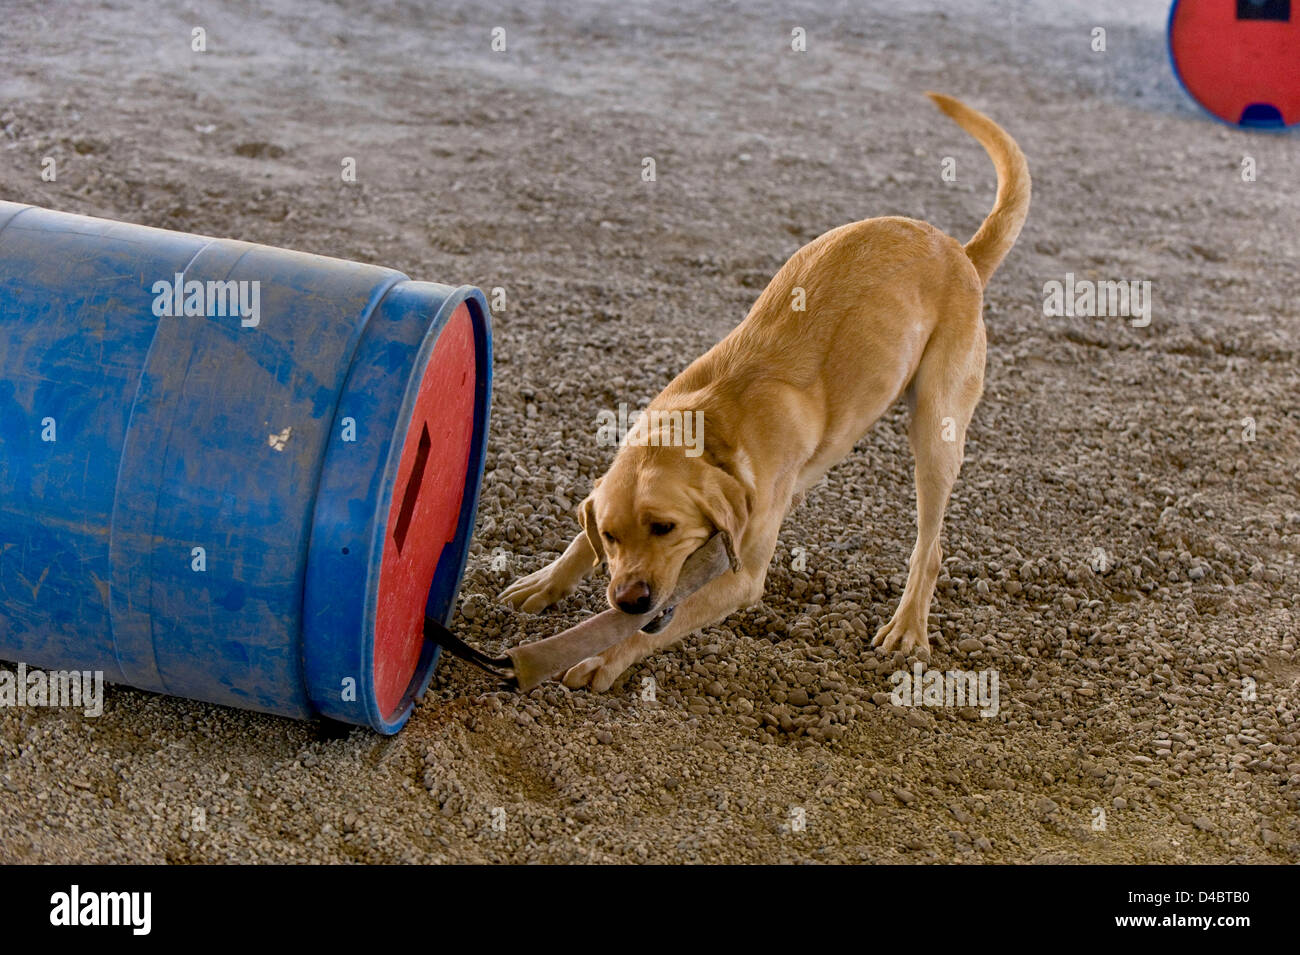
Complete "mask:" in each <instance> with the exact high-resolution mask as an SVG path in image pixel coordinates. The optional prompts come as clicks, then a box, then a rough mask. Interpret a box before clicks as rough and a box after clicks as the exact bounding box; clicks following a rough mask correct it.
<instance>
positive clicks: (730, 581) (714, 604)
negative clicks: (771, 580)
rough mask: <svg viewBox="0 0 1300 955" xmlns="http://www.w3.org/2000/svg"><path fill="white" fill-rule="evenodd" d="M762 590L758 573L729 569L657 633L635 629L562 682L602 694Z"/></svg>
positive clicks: (693, 596) (688, 600) (572, 670)
mask: <svg viewBox="0 0 1300 955" xmlns="http://www.w3.org/2000/svg"><path fill="white" fill-rule="evenodd" d="M764 570H766V567H765V568H764ZM762 592H763V579H762V576H761V575H760V576H759V577H758V578H757V579H755V577H754V575H752V574H749V573H746V572H744V571H741V572H740V573H731V572H728V573H726V574H724V575H723V576H721V577H719V578H717V579H716V580H714V581H712V582H711V583H709V584H707V585H706V586H705V587H703V588H701V589H700V590H698V591H696V592H695V593H693V594H691V595H690V596H689V597H687V598H686V599H685V600H683V601H682V602H681V603H679V604H678V605H677V609H676V610H675V611H674V612H673V618H672V620H670V621H668V624H667V626H665V627H664V628H663V629H662V630H660V631H659V632H658V633H645V632H644V631H641V630H638V631H637V632H636V633H634V634H632V636H630V637H628V638H626V639H625V640H623V641H621V642H619V643H616V644H614V646H612V647H610V648H609V649H608V650H606V651H605V652H604V653H600V654H598V655H596V656H594V657H587V659H585V660H583V661H582V662H581V663H579V664H577V665H575V666H573V667H570V668H569V672H568V673H566V674H564V685H565V686H567V687H571V688H573V689H577V688H578V687H583V686H589V687H591V689H593V690H595V691H596V692H597V693H604V692H605V691H606V690H608V689H609V688H610V686H612V685H613V683H614V681H615V680H617V679H618V677H619V675H620V674H621V673H623V671H624V670H626V669H627V668H628V667H630V666H632V665H634V664H636V663H638V662H640V661H641V660H643V659H644V658H645V657H647V656H649V655H650V654H652V653H654V652H655V651H656V650H662V649H664V648H665V647H669V646H671V645H672V644H674V643H676V642H677V641H678V640H680V639H682V638H683V637H685V636H686V635H687V634H689V633H691V632H693V631H695V630H699V629H700V628H701V627H707V626H709V625H710V624H713V623H717V622H718V621H719V620H722V619H723V618H725V617H727V616H728V615H729V614H731V612H732V611H734V610H738V609H740V608H741V607H744V606H747V605H749V604H750V603H753V602H754V601H755V600H757V599H758V598H759V596H761V595H762Z"/></svg>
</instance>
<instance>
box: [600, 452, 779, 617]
mask: <svg viewBox="0 0 1300 955" xmlns="http://www.w3.org/2000/svg"><path fill="white" fill-rule="evenodd" d="M752 503H753V492H752V490H751V489H749V488H747V487H746V486H745V485H744V484H742V483H741V482H740V481H739V480H738V479H737V478H736V477H735V476H733V475H732V474H731V473H729V472H728V471H727V470H726V469H725V468H723V467H721V466H719V465H718V464H717V463H710V461H706V460H705V459H704V458H703V457H690V456H688V455H686V454H684V453H682V449H681V448H671V447H624V448H623V449H622V450H620V452H619V454H618V456H617V457H616V458H615V460H614V465H613V466H612V467H611V468H610V469H609V472H608V473H607V474H606V475H605V476H604V477H603V478H601V479H599V480H598V481H597V482H596V484H595V487H593V489H592V492H591V494H590V495H589V496H588V497H587V499H586V500H585V501H583V502H582V504H581V505H580V506H579V508H578V517H579V519H580V520H581V521H582V527H583V530H585V531H586V533H587V539H588V540H589V541H590V542H591V547H592V550H593V551H595V553H596V557H597V559H598V560H604V561H605V562H606V563H607V564H608V565H609V578H610V579H609V593H608V598H609V604H610V606H611V607H614V608H615V609H617V610H622V611H623V612H624V613H628V614H644V613H649V612H650V611H652V610H659V611H660V614H659V616H658V617H656V618H655V619H654V620H652V621H650V623H648V624H646V625H645V627H643V628H642V629H643V630H645V631H646V632H648V633H653V632H655V631H657V630H659V629H660V628H662V627H663V626H664V625H665V624H666V623H667V622H668V619H669V618H670V617H671V615H672V610H673V608H672V607H671V606H666V603H667V601H668V600H669V599H670V598H671V597H672V593H673V590H674V589H675V588H676V586H677V578H678V576H679V575H680V573H681V569H682V564H683V563H685V561H686V558H687V557H689V556H690V555H691V554H692V553H693V552H694V551H695V550H696V549H698V548H699V547H700V546H701V545H702V544H704V542H705V541H707V540H708V539H709V538H710V537H712V536H713V535H714V534H715V533H720V534H722V535H723V540H724V542H725V543H726V546H727V556H728V558H729V559H730V560H731V569H732V570H733V571H734V570H737V569H739V567H740V557H739V554H740V552H741V540H742V537H743V535H744V533H745V525H746V523H747V522H748V519H749V512H750V508H751V506H752Z"/></svg>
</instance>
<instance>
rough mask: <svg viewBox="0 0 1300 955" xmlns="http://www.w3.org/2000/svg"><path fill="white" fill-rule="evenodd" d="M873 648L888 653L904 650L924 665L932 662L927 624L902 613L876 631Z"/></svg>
mask: <svg viewBox="0 0 1300 955" xmlns="http://www.w3.org/2000/svg"><path fill="white" fill-rule="evenodd" d="M871 645H872V646H873V647H880V648H881V649H882V650H884V651H886V652H887V653H892V652H893V651H895V650H902V651H903V653H905V654H906V655H907V656H909V657H912V656H914V657H916V658H917V659H918V660H921V661H922V662H924V663H929V662H930V637H929V635H928V634H927V633H926V632H925V623H924V622H918V621H916V620H911V619H908V618H907V617H904V615H903V614H902V613H901V608H900V612H899V613H896V614H894V616H893V619H891V620H890V621H889V623H887V624H885V625H884V626H883V627H881V628H880V629H879V630H877V631H876V638H875V639H874V640H872V641H871Z"/></svg>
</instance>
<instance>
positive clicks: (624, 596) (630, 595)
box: [614, 580, 650, 614]
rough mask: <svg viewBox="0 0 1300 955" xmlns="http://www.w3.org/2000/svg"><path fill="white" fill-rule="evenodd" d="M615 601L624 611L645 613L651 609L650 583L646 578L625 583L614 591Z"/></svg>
mask: <svg viewBox="0 0 1300 955" xmlns="http://www.w3.org/2000/svg"><path fill="white" fill-rule="evenodd" d="M614 603H616V604H618V609H619V610H621V611H623V612H624V613H630V614H643V613H645V612H646V611H647V610H649V609H650V585H649V584H647V583H646V582H645V581H644V580H638V581H637V582H636V583H633V584H624V585H623V586H622V587H619V588H618V589H617V590H615V591H614Z"/></svg>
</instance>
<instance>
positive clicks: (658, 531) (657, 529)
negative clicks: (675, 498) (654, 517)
mask: <svg viewBox="0 0 1300 955" xmlns="http://www.w3.org/2000/svg"><path fill="white" fill-rule="evenodd" d="M676 526H677V525H676V524H667V523H662V522H658V521H656V522H655V523H653V524H651V525H650V533H651V534H653V535H654V536H655V537H663V536H664V535H665V534H671V533H672V532H673V528H674V527H676Z"/></svg>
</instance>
